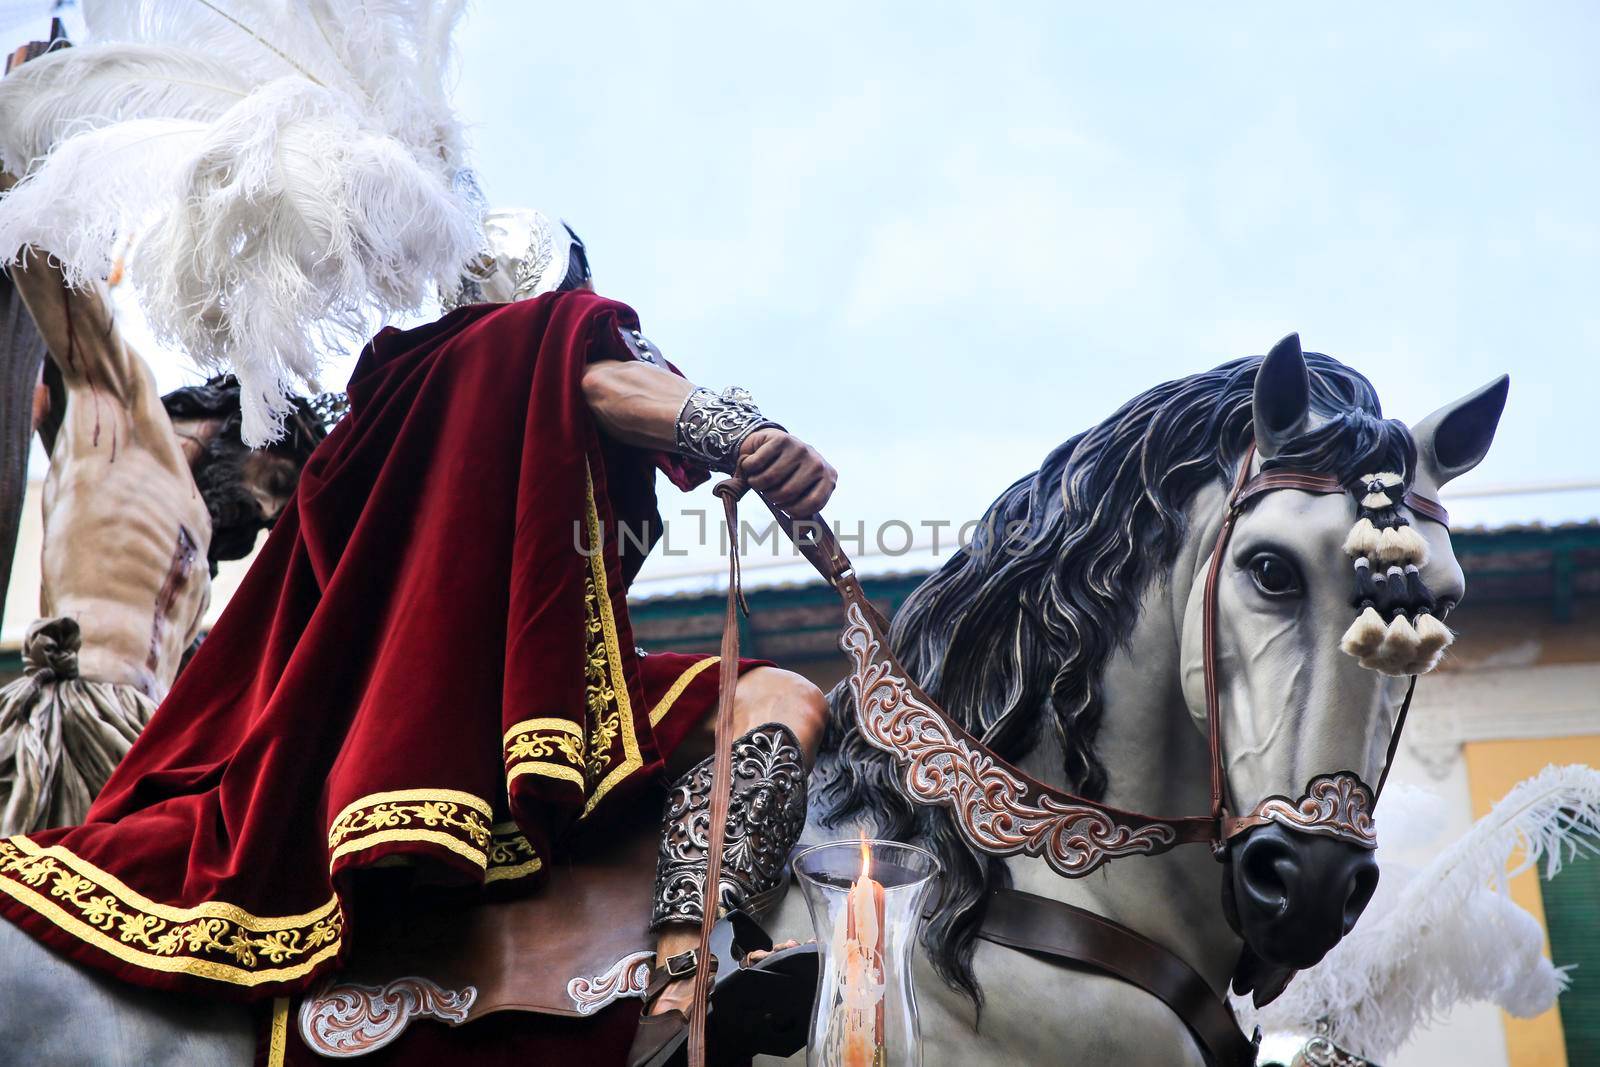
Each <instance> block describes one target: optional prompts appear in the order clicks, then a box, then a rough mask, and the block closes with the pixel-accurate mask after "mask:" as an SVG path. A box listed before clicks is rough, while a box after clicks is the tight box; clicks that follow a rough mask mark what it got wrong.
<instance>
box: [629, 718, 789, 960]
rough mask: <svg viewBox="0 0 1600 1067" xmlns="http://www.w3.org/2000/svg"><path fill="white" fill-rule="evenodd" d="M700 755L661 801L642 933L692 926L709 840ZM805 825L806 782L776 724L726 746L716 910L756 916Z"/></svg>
mask: <svg viewBox="0 0 1600 1067" xmlns="http://www.w3.org/2000/svg"><path fill="white" fill-rule="evenodd" d="M711 767H712V757H710V756H708V757H706V758H705V759H704V760H703V761H701V762H700V763H699V764H697V765H696V766H695V767H694V769H693V770H691V771H689V773H688V774H685V775H684V776H683V777H682V778H679V779H678V780H677V781H676V782H675V783H673V786H672V792H671V793H670V794H669V795H668V797H667V809H666V815H665V818H664V820H663V822H664V825H663V826H662V832H661V851H660V853H659V856H658V859H657V861H656V893H655V907H654V909H653V911H652V913H651V916H650V928H651V929H653V930H656V929H660V928H661V927H662V926H663V925H665V924H667V923H676V922H684V923H698V922H699V921H700V918H701V916H702V915H703V914H704V910H703V900H702V898H703V895H704V888H705V881H706V863H707V855H706V854H707V852H708V851H709V849H710V837H711V810H710V809H711ZM805 825H806V776H805V768H804V766H803V765H802V763H801V758H800V742H799V741H798V740H797V739H796V738H795V735H794V732H793V731H791V730H790V729H789V728H788V727H787V726H784V725H782V724H780V723H767V724H766V725H764V726H758V727H756V728H755V729H754V730H751V731H750V732H749V733H747V734H744V735H743V736H742V737H739V738H738V739H737V740H735V741H734V743H733V788H732V791H731V796H730V803H729V805H728V825H727V829H726V830H725V831H724V844H723V857H722V882H721V887H720V892H719V897H720V900H719V910H721V909H727V908H743V909H744V910H745V911H748V912H753V913H755V912H759V911H761V910H762V909H763V908H765V907H766V906H768V905H770V904H771V903H772V902H773V901H774V900H775V899H776V898H777V897H778V896H779V895H780V894H781V892H782V890H783V888H784V885H785V883H786V881H787V879H786V877H785V871H786V868H787V864H788V859H789V850H790V849H791V848H793V847H794V845H795V842H797V841H799V840H800V831H801V830H803V829H804V828H805Z"/></svg>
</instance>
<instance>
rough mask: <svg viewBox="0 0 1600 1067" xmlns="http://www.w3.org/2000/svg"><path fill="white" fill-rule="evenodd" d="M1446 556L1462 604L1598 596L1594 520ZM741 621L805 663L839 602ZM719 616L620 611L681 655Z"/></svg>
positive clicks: (883, 592) (1564, 614)
mask: <svg viewBox="0 0 1600 1067" xmlns="http://www.w3.org/2000/svg"><path fill="white" fill-rule="evenodd" d="M1450 540H1451V545H1452V547H1453V548H1454V549H1455V553H1456V558H1457V559H1459V560H1460V561H1461V567H1462V570H1464V571H1465V572H1466V577H1467V586H1468V589H1469V591H1470V592H1469V595H1468V598H1467V602H1466V603H1467V605H1468V606H1469V608H1471V609H1476V608H1477V607H1478V606H1479V605H1482V604H1485V603H1504V602H1521V603H1524V604H1528V603H1544V604H1547V605H1548V607H1549V611H1550V616H1551V618H1552V620H1553V621H1555V622H1569V621H1571V619H1572V618H1573V613H1574V611H1575V608H1576V602H1577V600H1578V599H1579V598H1580V597H1593V596H1597V595H1600V521H1590V522H1581V523H1563V524H1560V525H1557V526H1545V525H1541V524H1530V525H1517V526H1502V527H1497V528H1494V529H1485V528H1482V527H1469V528H1466V529H1460V530H1452V531H1451V532H1450ZM929 573H931V569H929V570H914V571H902V572H898V573H893V574H882V575H875V576H871V577H864V578H863V579H862V584H863V585H864V586H865V587H866V589H867V593H868V595H870V596H871V597H872V599H873V602H874V603H875V604H876V605H877V607H878V608H879V610H881V611H883V612H884V614H885V615H888V616H892V615H893V614H894V612H895V611H896V610H897V609H898V608H899V607H900V605H901V604H903V603H904V602H905V599H906V597H908V596H910V594H911V592H912V590H914V589H916V587H917V586H919V585H921V584H922V581H923V579H925V578H926V577H927V576H928V574H929ZM745 596H746V599H747V600H748V601H749V603H750V616H749V618H747V619H744V620H742V626H743V630H742V632H741V635H740V642H741V650H742V652H743V654H744V655H745V656H749V657H754V658H766V659H774V660H780V661H783V660H805V659H816V658H822V657H827V656H832V655H834V654H835V653H836V650H837V641H838V631H839V625H840V616H839V598H838V596H837V595H836V594H835V593H834V592H833V591H832V590H830V589H829V588H828V587H827V586H825V585H824V584H823V583H822V581H821V579H814V580H812V581H808V582H794V583H786V584H781V585H771V586H764V587H761V588H756V589H750V588H747V589H746V590H745ZM725 610H726V601H725V599H724V594H723V593H722V592H720V591H713V592H698V593H678V594H673V595H670V596H663V597H650V598H641V599H638V600H636V601H634V602H633V603H632V604H630V606H629V616H630V618H631V619H632V621H633V631H634V637H635V639H636V640H637V641H638V642H639V644H640V645H641V646H643V647H644V648H646V649H649V648H652V647H654V648H670V649H672V650H673V651H681V652H714V651H716V650H717V647H718V645H719V642H720V640H721V636H722V618H723V612H724V611H725Z"/></svg>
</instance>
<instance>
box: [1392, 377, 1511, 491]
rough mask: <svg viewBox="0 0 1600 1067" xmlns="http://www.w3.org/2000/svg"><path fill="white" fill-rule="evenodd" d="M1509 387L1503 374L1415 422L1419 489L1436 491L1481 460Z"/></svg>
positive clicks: (1497, 421) (1413, 431) (1491, 441)
mask: <svg viewBox="0 0 1600 1067" xmlns="http://www.w3.org/2000/svg"><path fill="white" fill-rule="evenodd" d="M1510 389H1511V376H1510V375H1507V374H1502V375H1500V377H1498V378H1496V379H1495V380H1494V381H1492V382H1490V383H1489V384H1488V385H1486V386H1484V387H1483V388H1481V389H1478V390H1476V391H1475V392H1471V393H1468V394H1467V395H1466V396H1464V397H1462V398H1461V399H1460V400H1457V401H1456V402H1455V403H1453V404H1446V405H1445V406H1444V407H1442V408H1440V409H1439V410H1438V411H1435V412H1434V413H1433V414H1432V415H1429V416H1428V417H1427V418H1425V419H1423V420H1422V421H1421V422H1419V423H1417V425H1416V426H1415V428H1413V429H1412V431H1411V436H1412V437H1413V438H1415V439H1416V442H1417V467H1418V470H1417V477H1416V485H1417V488H1418V489H1419V490H1421V491H1424V492H1436V491H1437V490H1438V489H1439V487H1440V486H1442V485H1444V483H1446V482H1448V481H1450V480H1451V479H1452V478H1459V477H1461V475H1463V474H1465V473H1467V472H1468V471H1469V470H1471V469H1472V468H1473V467H1476V466H1477V465H1478V464H1479V463H1480V462H1482V460H1483V457H1484V456H1486V455H1488V454H1489V446H1490V445H1491V444H1493V443H1494V431H1495V429H1496V428H1497V427H1498V426H1499V425H1500V413H1501V412H1502V411H1504V410H1505V407H1506V394H1507V393H1508V392H1509V391H1510Z"/></svg>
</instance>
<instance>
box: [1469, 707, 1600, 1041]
mask: <svg viewBox="0 0 1600 1067" xmlns="http://www.w3.org/2000/svg"><path fill="white" fill-rule="evenodd" d="M1462 747H1463V755H1464V756H1465V758H1466V763H1467V782H1468V788H1469V790H1470V792H1471V794H1472V815H1473V818H1475V819H1476V818H1481V817H1482V816H1484V815H1487V814H1488V812H1489V809H1490V808H1492V807H1494V805H1495V802H1496V801H1497V800H1499V799H1500V798H1501V797H1503V796H1505V795H1506V793H1508V792H1509V791H1510V790H1511V787H1512V786H1514V785H1516V784H1517V783H1518V782H1520V781H1522V780H1524V779H1526V778H1530V777H1532V776H1533V775H1535V774H1538V773H1539V772H1540V771H1542V770H1544V768H1545V767H1547V766H1549V765H1550V764H1552V763H1557V764H1569V763H1586V764H1588V765H1589V766H1591V767H1600V735H1588V736H1582V737H1547V738H1535V739H1530V740H1516V741H1473V742H1469V743H1468V744H1466V745H1464V746H1462ZM1511 898H1512V899H1513V900H1515V901H1516V902H1517V903H1518V904H1519V905H1521V906H1522V907H1523V908H1525V909H1527V910H1528V912H1529V913H1530V914H1532V915H1533V917H1534V918H1536V919H1538V920H1539V925H1541V926H1543V925H1544V897H1543V896H1542V895H1541V894H1540V891H1539V874H1538V872H1537V871H1532V870H1530V871H1524V872H1523V873H1522V874H1520V875H1518V876H1517V877H1516V878H1513V879H1512V880H1511ZM1544 953H1545V955H1546V956H1549V955H1550V938H1549V935H1548V934H1546V935H1545V945H1544ZM1503 1018H1504V1021H1505V1029H1506V1058H1507V1060H1508V1061H1509V1063H1510V1065H1511V1067H1566V1064H1567V1043H1566V1039H1565V1038H1564V1037H1563V1036H1562V1033H1561V1007H1560V1005H1559V1004H1557V1006H1556V1007H1554V1008H1552V1009H1550V1010H1549V1011H1547V1012H1545V1013H1544V1014H1543V1015H1539V1016H1535V1017H1534V1018H1532V1019H1518V1018H1514V1017H1513V1016H1510V1015H1505V1016H1503Z"/></svg>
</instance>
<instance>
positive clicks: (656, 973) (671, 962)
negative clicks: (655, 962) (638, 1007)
mask: <svg viewBox="0 0 1600 1067" xmlns="http://www.w3.org/2000/svg"><path fill="white" fill-rule="evenodd" d="M699 972H700V953H699V951H698V950H696V949H692V948H691V949H687V950H685V951H683V952H680V953H678V954H677V955H676V956H668V957H667V961H666V962H665V963H663V964H662V965H661V966H659V967H653V968H651V970H650V979H649V981H647V982H646V983H645V986H644V1002H645V1004H647V1005H648V1004H649V1003H650V1002H651V1001H653V1000H655V999H656V997H658V996H660V995H661V991H662V990H663V989H665V988H667V986H669V985H671V984H672V983H673V982H676V981H678V980H679V979H681V978H693V977H694V976H695V975H696V974H698V973H699ZM711 973H712V974H713V975H714V974H716V973H717V961H716V957H712V959H711Z"/></svg>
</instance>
